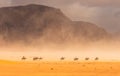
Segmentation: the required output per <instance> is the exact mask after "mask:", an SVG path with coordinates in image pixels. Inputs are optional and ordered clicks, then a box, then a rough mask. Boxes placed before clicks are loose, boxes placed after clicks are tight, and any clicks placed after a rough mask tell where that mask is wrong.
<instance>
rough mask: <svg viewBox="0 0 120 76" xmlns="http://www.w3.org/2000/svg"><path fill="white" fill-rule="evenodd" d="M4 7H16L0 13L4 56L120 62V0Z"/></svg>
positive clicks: (40, 0)
mask: <svg viewBox="0 0 120 76" xmlns="http://www.w3.org/2000/svg"><path fill="white" fill-rule="evenodd" d="M29 4H31V5H29ZM36 4H37V5H36ZM39 5H42V6H39ZM43 5H44V6H43ZM0 6H1V7H8V6H12V7H11V8H3V9H1V11H0V15H1V18H0V22H1V23H0V24H1V25H0V27H2V29H1V30H2V31H0V33H1V35H0V40H1V43H0V45H1V52H2V54H7V55H8V56H11V52H10V51H12V52H14V54H16V55H13V56H11V57H14V56H15V57H16V56H17V57H20V56H21V55H26V56H31V55H32V56H35V55H37V56H39V55H43V56H45V57H46V56H47V57H52V56H53V58H54V57H56V56H57V55H59V56H63V55H66V56H67V57H68V58H72V57H75V56H79V55H81V54H82V53H83V55H81V56H80V57H82V58H83V57H86V56H89V57H93V58H94V57H96V56H98V57H101V58H102V59H115V60H116V59H119V55H118V54H119V51H120V49H119V44H120V42H119V36H118V35H120V31H119V30H120V22H119V19H120V9H119V7H120V1H119V0H8V1H7V0H5V1H3V0H0ZM16 6H20V7H16ZM21 6H23V7H21ZM15 7H16V8H15ZM28 8H29V9H28ZM30 8H31V9H30ZM39 9H41V10H39ZM31 11H32V12H31ZM39 13H40V14H42V16H41V15H40V14H39ZM39 25H40V26H39ZM11 43H12V44H11ZM3 50H4V52H3ZM8 51H9V52H8ZM34 51H35V52H34ZM6 52H7V53H6ZM28 52H29V53H28ZM38 52H41V54H38ZM69 52H71V53H69ZM68 54H70V55H68ZM116 54H117V55H116ZM1 57H2V58H4V57H5V56H4V55H1ZM111 57H112V58H111ZM8 58H9V57H8Z"/></svg>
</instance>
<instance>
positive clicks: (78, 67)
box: [0, 60, 120, 76]
mask: <svg viewBox="0 0 120 76" xmlns="http://www.w3.org/2000/svg"><path fill="white" fill-rule="evenodd" d="M0 76H120V62H78V61H74V62H67V61H66V62H65V61H61V62H60V61H59V62H48V61H31V62H28V61H5V60H0Z"/></svg>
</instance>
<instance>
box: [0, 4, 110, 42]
mask: <svg viewBox="0 0 120 76" xmlns="http://www.w3.org/2000/svg"><path fill="white" fill-rule="evenodd" d="M108 35H109V34H108V33H107V32H106V31H105V30H104V29H103V28H100V27H98V26H96V25H95V24H92V23H89V22H83V21H72V20H70V19H69V18H68V17H66V16H65V15H64V14H63V13H62V12H61V10H60V9H57V8H53V7H48V6H44V5H34V4H31V5H26V6H14V7H3V8H0V39H1V40H4V41H10V42H11V41H15V42H16V41H23V42H26V41H29V42H31V41H36V40H39V41H40V42H44V41H45V42H53V43H54V42H55V43H62V42H67V41H68V42H69V41H74V40H75V41H76V40H77V41H80V40H84V39H85V40H86V39H87V40H100V39H103V38H106V37H108Z"/></svg>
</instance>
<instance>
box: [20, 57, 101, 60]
mask: <svg viewBox="0 0 120 76" xmlns="http://www.w3.org/2000/svg"><path fill="white" fill-rule="evenodd" d="M26 59H27V58H26V57H25V56H23V57H22V58H21V60H26ZM33 60H34V61H35V60H43V58H42V57H33ZM60 60H65V57H61V58H60ZM73 60H74V61H78V60H79V58H77V57H76V58H74V59H73ZM85 60H86V61H88V60H90V58H89V57H86V58H85ZM94 60H95V61H97V60H99V58H98V57H96V58H94Z"/></svg>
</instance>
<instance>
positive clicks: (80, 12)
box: [0, 0, 120, 32]
mask: <svg viewBox="0 0 120 76" xmlns="http://www.w3.org/2000/svg"><path fill="white" fill-rule="evenodd" d="M10 3H11V5H18V4H19V5H21V4H29V3H37V4H43V5H48V6H53V7H56V8H60V9H61V10H62V11H63V12H64V13H65V15H67V16H68V17H69V18H71V19H72V20H83V21H89V22H93V23H95V24H97V25H99V26H101V27H104V28H105V29H107V30H108V31H110V32H117V31H119V30H120V21H119V20H120V0H11V1H10V0H0V5H1V6H3V5H5V6H6V5H9V4H10Z"/></svg>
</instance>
